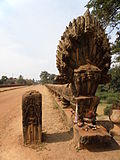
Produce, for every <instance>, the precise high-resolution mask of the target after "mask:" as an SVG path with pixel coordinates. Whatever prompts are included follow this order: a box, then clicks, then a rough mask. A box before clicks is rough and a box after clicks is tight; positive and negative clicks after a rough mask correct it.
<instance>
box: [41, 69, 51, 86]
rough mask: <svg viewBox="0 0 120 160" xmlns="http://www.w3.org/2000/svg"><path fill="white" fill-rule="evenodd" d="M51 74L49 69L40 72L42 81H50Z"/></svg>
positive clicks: (43, 82)
mask: <svg viewBox="0 0 120 160" xmlns="http://www.w3.org/2000/svg"><path fill="white" fill-rule="evenodd" d="M49 79H50V74H49V73H48V72H47V71H42V72H41V74H40V82H41V83H42V84H45V83H49Z"/></svg>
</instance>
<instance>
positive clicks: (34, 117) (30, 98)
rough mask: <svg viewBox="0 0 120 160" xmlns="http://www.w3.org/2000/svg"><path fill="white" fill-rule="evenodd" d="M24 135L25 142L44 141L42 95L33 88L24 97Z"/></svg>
mask: <svg viewBox="0 0 120 160" xmlns="http://www.w3.org/2000/svg"><path fill="white" fill-rule="evenodd" d="M22 115H23V136H24V143H25V144H39V143H41V141H42V96H41V94H40V93H39V92H37V91H35V90H33V91H28V92H26V93H25V94H24V95H23V97H22Z"/></svg>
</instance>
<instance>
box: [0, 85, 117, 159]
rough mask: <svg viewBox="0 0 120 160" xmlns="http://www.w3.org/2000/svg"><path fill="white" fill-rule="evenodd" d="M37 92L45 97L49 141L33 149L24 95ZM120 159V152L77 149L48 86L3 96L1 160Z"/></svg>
mask: <svg viewBox="0 0 120 160" xmlns="http://www.w3.org/2000/svg"><path fill="white" fill-rule="evenodd" d="M31 89H35V90H37V91H40V92H41V93H42V96H43V106H42V107H43V132H44V135H45V137H44V138H45V142H44V143H43V144H42V145H41V146H39V147H37V148H30V147H25V146H24V145H23V139H22V113H21V101H22V95H23V93H25V91H27V90H31ZM57 159H58V160H103V159H104V160H120V150H111V149H106V148H104V147H102V149H98V150H97V149H93V150H89V151H88V150H86V149H84V150H80V151H79V152H77V150H76V149H75V147H74V144H73V141H72V135H71V133H70V132H69V129H68V128H67V127H66V126H65V125H64V123H63V121H62V119H61V117H60V115H59V110H58V109H57V108H56V105H55V101H54V99H53V97H52V96H51V94H50V93H49V92H48V89H47V88H46V87H45V86H40V85H38V86H31V87H26V88H21V89H17V90H11V91H6V92H3V93H0V160H57Z"/></svg>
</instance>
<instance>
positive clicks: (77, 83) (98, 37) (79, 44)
mask: <svg viewBox="0 0 120 160" xmlns="http://www.w3.org/2000/svg"><path fill="white" fill-rule="evenodd" d="M110 63H111V56H110V44H109V40H108V39H107V35H106V34H105V31H104V29H103V28H102V26H101V25H100V23H99V22H98V21H97V20H96V18H95V17H93V16H92V15H91V14H90V12H89V10H87V11H86V12H85V14H84V16H81V17H78V18H77V19H74V20H73V22H72V23H71V22H70V23H69V26H68V27H66V30H65V32H64V33H63V36H62V37H61V40H60V41H59V45H58V47H57V55H56V64H57V68H58V70H59V73H60V75H59V76H58V80H60V79H61V80H62V84H63V83H70V86H71V91H72V94H73V97H74V99H75V101H76V108H78V109H76V116H77V117H76V118H75V119H77V120H80V121H84V119H86V118H88V117H89V119H91V121H94V119H95V116H96V109H97V105H98V103H99V98H98V97H96V96H95V93H96V90H97V87H98V85H99V84H105V83H107V82H108V81H109V80H110V75H108V74H107V72H108V69H109V68H110ZM64 77H65V80H64ZM75 121H76V120H75Z"/></svg>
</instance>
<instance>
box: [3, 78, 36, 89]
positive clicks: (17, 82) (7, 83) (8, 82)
mask: <svg viewBox="0 0 120 160" xmlns="http://www.w3.org/2000/svg"><path fill="white" fill-rule="evenodd" d="M38 83H39V81H35V80H34V79H24V78H23V76H22V75H20V76H19V77H18V78H13V77H10V78H8V77H7V76H2V77H1V79H0V87H12V86H23V85H33V84H38Z"/></svg>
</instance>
